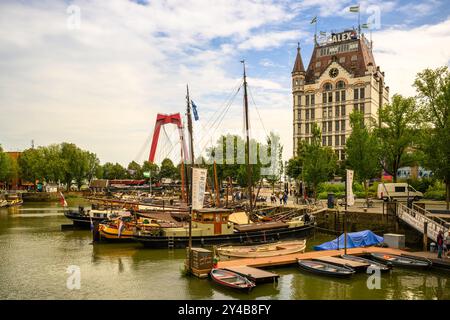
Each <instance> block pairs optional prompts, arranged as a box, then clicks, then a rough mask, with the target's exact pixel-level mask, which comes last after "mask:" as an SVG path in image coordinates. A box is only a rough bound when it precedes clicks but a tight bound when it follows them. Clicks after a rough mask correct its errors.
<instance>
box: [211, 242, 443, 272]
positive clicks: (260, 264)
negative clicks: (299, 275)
mask: <svg viewBox="0 0 450 320" xmlns="http://www.w3.org/2000/svg"><path fill="white" fill-rule="evenodd" d="M372 252H383V253H390V254H410V252H406V251H403V250H399V249H393V248H380V247H367V248H351V249H347V254H353V255H365V254H370V253H372ZM343 253H344V250H343V249H341V250H324V251H311V252H305V253H293V254H288V255H284V256H276V257H265V258H251V259H247V258H246V259H237V260H228V261H219V262H218V267H219V268H225V269H228V268H233V267H240V266H247V267H253V268H264V267H274V266H285V265H291V264H296V263H297V260H298V259H300V260H308V259H320V258H324V257H339V256H340V255H341V254H343ZM449 260H450V259H449Z"/></svg>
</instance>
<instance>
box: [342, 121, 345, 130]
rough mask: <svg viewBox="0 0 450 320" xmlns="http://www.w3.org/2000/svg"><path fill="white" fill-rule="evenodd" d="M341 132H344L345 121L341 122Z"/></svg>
mask: <svg viewBox="0 0 450 320" xmlns="http://www.w3.org/2000/svg"><path fill="white" fill-rule="evenodd" d="M341 131H345V120H341Z"/></svg>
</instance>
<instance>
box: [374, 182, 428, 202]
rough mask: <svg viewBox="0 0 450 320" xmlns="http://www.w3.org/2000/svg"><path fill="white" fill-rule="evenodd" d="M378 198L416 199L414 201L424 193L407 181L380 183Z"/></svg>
mask: <svg viewBox="0 0 450 320" xmlns="http://www.w3.org/2000/svg"><path fill="white" fill-rule="evenodd" d="M377 198H378V199H382V200H400V199H414V201H417V200H419V199H421V198H423V193H422V192H420V191H417V190H416V189H414V188H413V187H412V186H410V185H409V184H407V183H405V182H398V183H380V184H379V185H378V190H377Z"/></svg>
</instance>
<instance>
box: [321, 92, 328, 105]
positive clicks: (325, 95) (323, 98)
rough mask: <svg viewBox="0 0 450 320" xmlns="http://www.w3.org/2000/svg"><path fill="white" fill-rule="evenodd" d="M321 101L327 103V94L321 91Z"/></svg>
mask: <svg viewBox="0 0 450 320" xmlns="http://www.w3.org/2000/svg"><path fill="white" fill-rule="evenodd" d="M322 103H327V94H326V93H325V92H324V93H322Z"/></svg>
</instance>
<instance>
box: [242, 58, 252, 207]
mask: <svg viewBox="0 0 450 320" xmlns="http://www.w3.org/2000/svg"><path fill="white" fill-rule="evenodd" d="M241 62H242V64H243V66H244V114H245V136H246V145H245V166H246V167H247V179H248V180H247V184H248V199H249V204H250V208H249V215H251V214H252V211H253V206H252V200H253V199H252V198H253V192H252V168H251V166H250V137H249V120H248V97H247V75H246V73H245V60H242V61H241Z"/></svg>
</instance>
